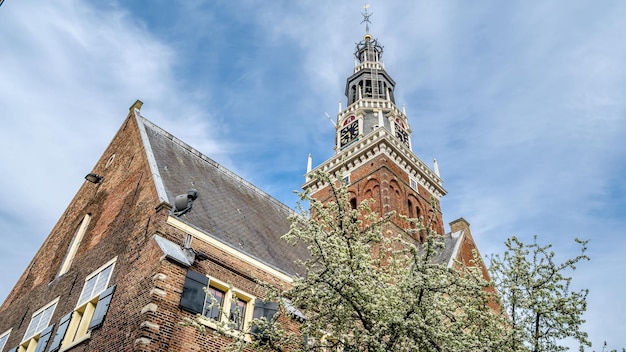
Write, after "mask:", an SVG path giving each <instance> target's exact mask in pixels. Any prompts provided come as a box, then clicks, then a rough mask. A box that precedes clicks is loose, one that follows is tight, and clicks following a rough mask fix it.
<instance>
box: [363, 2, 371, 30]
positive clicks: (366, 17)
mask: <svg viewBox="0 0 626 352" xmlns="http://www.w3.org/2000/svg"><path fill="white" fill-rule="evenodd" d="M369 7H370V5H369V4H365V5H363V8H364V9H365V12H361V15H363V21H361V23H363V22H365V34H369V33H370V26H369V24H370V23H372V22H370V16H371V15H373V13H368V12H367V9H368V8H369Z"/></svg>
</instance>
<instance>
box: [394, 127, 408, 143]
mask: <svg viewBox="0 0 626 352" xmlns="http://www.w3.org/2000/svg"><path fill="white" fill-rule="evenodd" d="M395 127H396V138H398V139H399V140H400V142H402V143H404V144H405V145H406V146H407V147H408V146H409V134H408V133H407V131H405V130H404V129H403V128H402V127H401V126H400V125H398V124H397V123H396V126H395Z"/></svg>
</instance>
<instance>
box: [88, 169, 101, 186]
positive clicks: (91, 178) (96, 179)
mask: <svg viewBox="0 0 626 352" xmlns="http://www.w3.org/2000/svg"><path fill="white" fill-rule="evenodd" d="M103 179H104V177H102V176H100V175H98V174H94V173H93V172H92V173H89V174H87V176H85V180H87V181H89V182H91V183H95V184H98V183H100V182H102V180H103Z"/></svg>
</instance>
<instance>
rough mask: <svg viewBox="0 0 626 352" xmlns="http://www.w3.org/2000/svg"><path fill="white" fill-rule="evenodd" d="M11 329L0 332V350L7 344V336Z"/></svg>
mask: <svg viewBox="0 0 626 352" xmlns="http://www.w3.org/2000/svg"><path fill="white" fill-rule="evenodd" d="M11 330H13V328H11V329H9V330H7V331H5V332H3V333H2V334H0V351H2V350H3V349H4V346H5V345H6V344H7V341H8V340H9V336H10V335H11Z"/></svg>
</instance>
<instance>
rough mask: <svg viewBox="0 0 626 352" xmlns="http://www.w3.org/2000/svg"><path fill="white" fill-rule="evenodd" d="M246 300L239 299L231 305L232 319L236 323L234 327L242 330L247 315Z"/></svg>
mask: <svg viewBox="0 0 626 352" xmlns="http://www.w3.org/2000/svg"><path fill="white" fill-rule="evenodd" d="M247 305H248V304H247V302H246V301H242V300H241V299H237V300H236V301H233V303H231V305H230V321H231V322H232V323H233V324H234V326H233V328H235V329H237V330H241V329H242V328H243V321H244V318H245V317H246V306H247Z"/></svg>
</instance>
